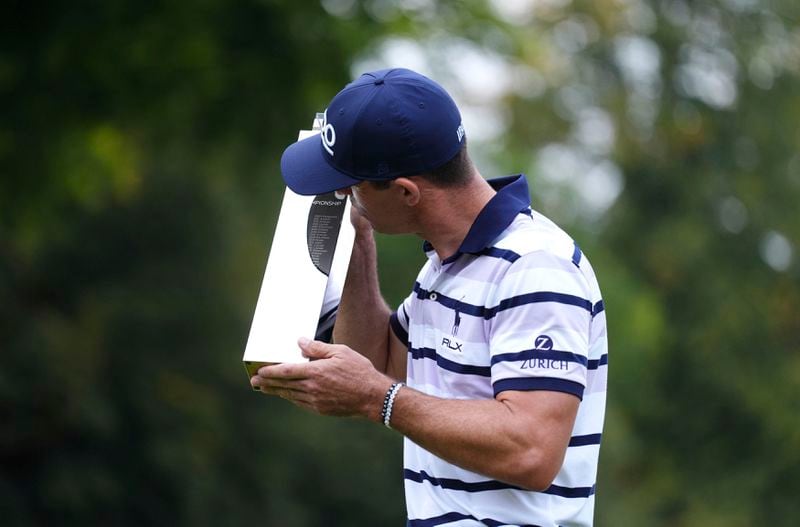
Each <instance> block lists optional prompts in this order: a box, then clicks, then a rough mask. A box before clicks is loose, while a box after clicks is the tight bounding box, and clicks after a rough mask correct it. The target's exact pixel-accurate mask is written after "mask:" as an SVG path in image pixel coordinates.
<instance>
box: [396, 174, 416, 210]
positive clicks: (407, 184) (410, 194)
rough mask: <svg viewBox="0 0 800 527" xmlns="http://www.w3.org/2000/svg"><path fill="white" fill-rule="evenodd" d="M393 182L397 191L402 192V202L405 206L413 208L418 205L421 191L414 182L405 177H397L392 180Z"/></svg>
mask: <svg viewBox="0 0 800 527" xmlns="http://www.w3.org/2000/svg"><path fill="white" fill-rule="evenodd" d="M393 182H394V184H395V185H397V189H398V190H399V191H402V193H403V200H405V202H406V205H408V206H409V207H414V206H416V205H417V204H418V203H419V200H420V198H421V197H422V191H421V189H420V188H419V184H418V183H417V182H416V181H414V180H412V179H409V178H406V177H399V178H397V179H395V180H393Z"/></svg>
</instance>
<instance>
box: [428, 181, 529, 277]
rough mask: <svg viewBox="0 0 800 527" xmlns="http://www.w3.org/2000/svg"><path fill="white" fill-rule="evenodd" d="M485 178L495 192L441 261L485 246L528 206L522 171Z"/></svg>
mask: <svg viewBox="0 0 800 527" xmlns="http://www.w3.org/2000/svg"><path fill="white" fill-rule="evenodd" d="M487 182H488V183H489V185H491V187H492V188H493V189H495V190H496V191H497V193H496V194H495V195H494V196H492V199H490V200H489V202H488V203H487V204H486V205H485V206H484V207H483V209H481V211H480V213H478V216H477V217H476V218H475V221H474V222H473V223H472V227H470V229H469V232H467V236H466V237H465V238H464V241H462V242H461V246H460V247H459V248H458V251H456V253H455V254H454V255H452V256H450V257H449V258H447V259H446V260H445V261H443V262H442V263H450V262H452V261H454V260H455V259H456V258H458V257H459V256H460V255H461V254H464V253H470V254H476V253H479V252H481V251H482V250H483V249H486V248H487V247H489V246H490V245H491V243H492V241H494V240H495V239H496V238H497V237H498V236H500V233H502V232H503V231H504V230H506V227H508V226H509V225H511V222H512V221H514V218H516V217H517V214H519V213H520V212H522V211H524V210H526V209H528V208H530V206H531V197H530V194H529V193H528V182H527V180H526V179H525V176H524V175H523V174H517V175H515V176H506V177H500V178H495V179H490V180H488V181H487ZM423 249H424V250H425V251H426V252H430V251H432V250H433V246H432V245H431V244H430V243H429V242H427V241H426V242H425V243H424V245H423Z"/></svg>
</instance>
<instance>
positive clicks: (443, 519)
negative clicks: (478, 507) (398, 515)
mask: <svg viewBox="0 0 800 527" xmlns="http://www.w3.org/2000/svg"><path fill="white" fill-rule="evenodd" d="M459 520H474V521H477V522H480V523H482V524H484V525H487V526H488V527H541V526H540V525H532V524H528V523H526V524H525V525H519V524H511V523H508V522H505V521H500V520H494V519H492V518H480V519H478V518H476V517H475V516H472V515H471V514H464V513H463V512H447V513H445V514H442V515H439V516H434V517H432V518H417V519H413V520H408V523H407V524H406V526H407V527H436V526H437V525H443V524H445V523H451V522H455V521H459Z"/></svg>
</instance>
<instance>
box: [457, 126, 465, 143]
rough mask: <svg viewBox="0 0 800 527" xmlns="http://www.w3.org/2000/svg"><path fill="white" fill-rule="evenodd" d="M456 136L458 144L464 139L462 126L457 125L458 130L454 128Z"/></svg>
mask: <svg viewBox="0 0 800 527" xmlns="http://www.w3.org/2000/svg"><path fill="white" fill-rule="evenodd" d="M456 135H457V136H458V142H459V143H460V142H461V140H462V139H463V138H464V125H463V124H459V125H458V128H456Z"/></svg>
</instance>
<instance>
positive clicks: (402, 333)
mask: <svg viewBox="0 0 800 527" xmlns="http://www.w3.org/2000/svg"><path fill="white" fill-rule="evenodd" d="M389 325H390V326H391V327H392V331H393V332H394V334H395V336H396V337H397V338H398V339H400V342H402V343H403V344H405V345H406V347H408V331H406V330H405V328H403V325H402V324H401V323H400V320H399V318H398V317H397V311H395V312H393V313H392V314H391V316H389Z"/></svg>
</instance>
